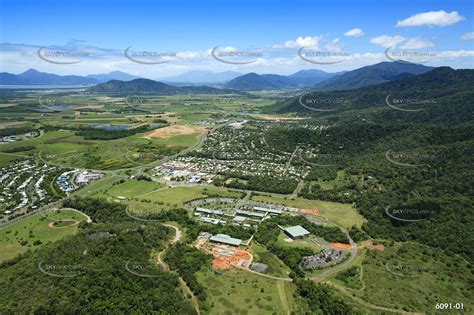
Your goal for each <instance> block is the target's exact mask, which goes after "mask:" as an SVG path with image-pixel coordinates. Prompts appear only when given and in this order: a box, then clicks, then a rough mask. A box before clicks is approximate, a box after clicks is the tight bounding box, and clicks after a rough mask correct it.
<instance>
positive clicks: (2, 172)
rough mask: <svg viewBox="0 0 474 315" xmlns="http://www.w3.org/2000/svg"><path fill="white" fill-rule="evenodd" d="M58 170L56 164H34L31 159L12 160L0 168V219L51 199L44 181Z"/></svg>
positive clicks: (6, 218)
mask: <svg viewBox="0 0 474 315" xmlns="http://www.w3.org/2000/svg"><path fill="white" fill-rule="evenodd" d="M59 171H60V168H58V167H57V166H51V165H46V164H36V163H34V162H33V161H31V160H25V161H20V162H14V163H12V164H10V165H8V166H5V167H2V168H0V219H1V221H6V220H9V219H10V218H11V217H13V215H14V214H15V213H16V212H20V211H22V210H23V209H26V208H31V209H35V208H37V207H38V205H41V204H43V203H45V202H49V201H51V197H50V196H48V191H49V190H48V186H49V185H50V184H51V182H46V181H45V179H46V178H47V177H48V176H54V175H55V174H56V173H58V172H59Z"/></svg>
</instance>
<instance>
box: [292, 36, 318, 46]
mask: <svg viewBox="0 0 474 315" xmlns="http://www.w3.org/2000/svg"><path fill="white" fill-rule="evenodd" d="M320 40H321V37H317V36H314V37H311V36H305V37H302V36H300V37H298V38H297V39H296V40H288V41H286V42H285V44H284V47H285V48H300V47H312V48H317V47H318V45H319V41H320Z"/></svg>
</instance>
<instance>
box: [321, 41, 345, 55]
mask: <svg viewBox="0 0 474 315" xmlns="http://www.w3.org/2000/svg"><path fill="white" fill-rule="evenodd" d="M324 48H326V50H327V51H330V52H336V53H337V52H341V51H342V45H341V44H340V43H339V38H335V39H333V40H332V41H330V42H329V43H327V44H326V45H325V46H324Z"/></svg>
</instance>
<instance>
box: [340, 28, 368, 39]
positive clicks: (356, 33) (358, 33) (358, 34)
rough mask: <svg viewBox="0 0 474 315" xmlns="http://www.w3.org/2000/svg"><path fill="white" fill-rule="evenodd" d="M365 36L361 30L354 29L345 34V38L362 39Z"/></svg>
mask: <svg viewBox="0 0 474 315" xmlns="http://www.w3.org/2000/svg"><path fill="white" fill-rule="evenodd" d="M363 35H364V32H363V31H362V29H360V28H353V29H351V30H349V31H347V32H345V33H344V36H350V37H361V36H363Z"/></svg>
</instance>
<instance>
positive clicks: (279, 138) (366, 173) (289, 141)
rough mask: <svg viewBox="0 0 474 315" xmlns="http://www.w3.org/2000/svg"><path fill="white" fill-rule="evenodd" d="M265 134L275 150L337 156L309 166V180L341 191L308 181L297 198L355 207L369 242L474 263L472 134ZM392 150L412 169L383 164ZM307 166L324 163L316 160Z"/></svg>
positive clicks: (343, 128) (408, 130) (411, 129)
mask: <svg viewBox="0 0 474 315" xmlns="http://www.w3.org/2000/svg"><path fill="white" fill-rule="evenodd" d="M270 133H272V136H271V137H267V138H268V139H272V140H271V141H274V144H273V145H279V146H280V147H281V148H282V149H285V150H286V151H291V149H292V148H293V149H294V147H295V146H296V145H310V146H312V147H315V148H319V149H320V153H322V154H326V155H327V156H330V157H337V159H336V158H334V159H333V160H331V161H330V162H331V163H332V164H333V165H331V166H330V167H319V166H316V165H315V166H312V170H311V172H310V174H309V175H308V176H310V177H309V179H310V180H312V181H318V183H325V182H328V183H331V182H337V183H338V185H335V186H334V187H331V186H330V187H326V188H324V189H323V188H322V187H321V185H319V184H314V183H311V182H307V183H306V185H305V187H304V188H303V189H302V190H301V192H300V196H302V197H305V198H309V199H320V200H328V201H336V202H344V203H355V206H356V208H357V210H358V211H359V212H360V213H361V214H362V215H363V216H364V217H365V218H367V219H368V222H367V223H365V224H364V225H363V227H362V230H363V231H364V232H365V233H367V234H368V235H369V236H371V237H373V238H380V239H392V240H397V241H408V240H416V241H418V242H421V243H424V244H427V245H430V246H434V247H441V248H445V249H448V250H449V251H452V252H455V253H460V254H463V255H465V256H466V257H469V259H470V260H471V261H473V259H474V255H473V253H474V252H473V250H472V249H473V248H474V237H473V232H472V231H473V229H472V222H473V220H474V208H473V207H472V205H473V204H474V198H473V197H472V196H474V190H473V187H474V171H473V169H472V165H473V164H474V140H473V139H474V131H473V128H471V127H469V126H462V125H461V126H452V127H444V126H435V125H385V126H384V125H337V126H333V127H330V128H327V129H325V130H323V131H319V132H314V131H309V130H306V129H304V128H293V129H288V130H285V129H282V128H275V129H274V130H271V131H270ZM273 139H275V140H273ZM389 150H390V151H391V152H394V153H393V154H392V156H393V158H392V160H394V159H395V160H397V161H398V162H401V163H405V164H409V165H415V166H404V165H399V164H396V163H393V161H392V162H391V161H390V160H389V159H388V158H387V152H388V151H389ZM306 160H307V161H309V162H313V163H318V162H319V163H321V162H320V161H318V159H317V157H307V158H306ZM397 161H395V162H397ZM294 163H304V162H303V161H301V160H298V161H294ZM321 164H323V163H321ZM339 173H340V174H344V179H341V178H339V179H337V178H338V174H339ZM307 179H308V178H307ZM388 206H390V207H391V208H392V209H414V211H415V212H418V213H427V214H426V215H424V216H417V215H416V214H408V217H406V216H405V217H404V219H417V220H419V221H416V222H404V221H401V220H396V219H393V218H391V217H389V216H388V215H387V214H386V208H387V207H388ZM401 218H402V219H403V217H401ZM352 234H353V235H355V234H359V233H356V231H352ZM447 235H449V237H447ZM364 238H365V236H364V235H363V234H360V235H358V236H357V239H358V240H363V239H364Z"/></svg>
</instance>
